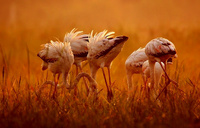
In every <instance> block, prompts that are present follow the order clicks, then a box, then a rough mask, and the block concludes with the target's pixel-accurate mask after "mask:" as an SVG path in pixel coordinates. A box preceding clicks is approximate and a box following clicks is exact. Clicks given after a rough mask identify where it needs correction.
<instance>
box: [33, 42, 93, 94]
mask: <svg viewBox="0 0 200 128" xmlns="http://www.w3.org/2000/svg"><path fill="white" fill-rule="evenodd" d="M42 47H43V48H42V50H41V51H40V52H39V53H38V54H37V55H38V56H39V57H40V58H41V59H42V60H43V64H44V63H45V64H46V65H47V67H48V69H49V70H50V71H51V72H52V73H53V77H54V83H52V82H51V81H47V82H45V84H51V85H55V89H54V92H53V98H55V93H56V87H57V84H58V81H59V77H60V74H62V79H63V85H65V86H66V87H67V88H71V86H70V85H69V83H68V81H67V77H68V73H69V71H70V69H71V66H72V64H73V63H74V56H73V53H72V50H71V46H70V43H69V42H64V43H62V42H58V41H55V42H54V41H51V43H47V44H44V45H42ZM56 74H58V76H57V78H56ZM83 76H85V77H87V78H88V80H89V81H90V83H91V85H92V86H96V81H95V80H94V79H92V78H91V77H90V76H89V75H87V74H86V73H82V74H80V75H78V76H77V78H76V80H75V85H76V84H77V83H78V82H77V81H79V80H80V78H81V77H83Z"/></svg>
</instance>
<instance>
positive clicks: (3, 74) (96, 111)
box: [0, 0, 200, 128]
mask: <svg viewBox="0 0 200 128" xmlns="http://www.w3.org/2000/svg"><path fill="white" fill-rule="evenodd" d="M199 5H200V2H199V1H198V0H190V1H189V0H175V1H173V0H168V1H161V0H155V1H154V2H152V1H150V0H110V1H103V0H91V1H89V0H85V1H80V0H74V1H67V0H66V1H64V0H60V1H53V0H50V1H49V0H41V1H39V0H36V1H26V0H19V1H14V0H8V1H1V4H0V17H1V18H0V127H167V128H168V127H200V116H199V115H200V89H199V83H200V68H199V67H200V59H199V58H198V57H199V55H200V26H199V23H200V15H199V14H200V9H199ZM73 28H78V30H83V31H84V33H90V32H91V30H94V32H100V31H102V30H104V29H107V30H108V31H115V32H116V34H115V35H126V36H128V37H129V39H128V41H127V42H126V43H125V45H124V48H123V50H122V52H121V53H120V54H119V55H118V56H117V58H116V59H115V60H114V61H113V64H112V68H111V75H112V81H113V82H114V83H113V87H112V89H113V91H114V99H113V100H112V101H111V102H110V103H109V102H108V101H107V100H106V88H105V87H106V86H105V84H104V80H103V76H102V73H101V71H100V70H99V71H98V74H97V82H98V89H99V90H101V89H103V91H101V92H100V94H99V99H98V100H97V101H95V100H94V99H93V97H92V96H90V97H86V95H85V94H86V93H85V90H84V86H82V84H83V82H82V81H81V82H80V84H79V85H78V87H79V96H78V97H74V92H73V90H72V91H68V90H66V89H61V88H60V89H58V96H57V98H56V99H52V98H51V95H52V94H50V90H51V87H50V86H47V87H46V88H45V89H44V90H43V91H42V93H41V97H38V95H37V89H38V88H39V87H40V86H41V85H42V83H44V82H45V81H46V80H47V79H48V80H52V79H53V77H52V74H51V72H50V71H42V70H41V62H42V61H41V59H40V58H39V57H37V53H38V51H39V50H40V49H41V47H40V45H41V44H44V43H47V42H49V41H50V40H57V39H59V40H61V41H62V40H63V38H64V35H65V33H66V32H70V31H71V29H73ZM160 36H161V37H165V38H167V39H169V40H170V41H172V42H173V43H174V44H175V46H176V49H177V53H178V58H177V59H175V60H174V62H173V65H170V66H169V70H168V71H167V72H168V73H169V75H170V78H171V79H173V80H174V81H177V82H178V88H179V89H182V90H183V91H184V93H183V92H181V91H180V90H178V89H177V87H175V86H174V85H173V84H170V85H169V86H168V94H167V96H166V97H165V96H164V94H162V95H161V97H160V100H159V102H158V101H154V100H148V99H147V98H145V97H144V96H143V95H141V92H140V89H141V87H142V85H143V84H142V78H141V76H140V75H134V80H133V84H134V88H135V90H136V91H135V92H133V97H132V98H131V100H130V101H127V95H128V94H127V93H128V92H127V84H126V73H125V65H124V63H125V60H126V59H127V57H128V56H129V55H130V54H131V53H132V52H133V51H135V50H137V49H138V48H139V47H144V46H145V45H146V43H148V42H149V41H150V40H151V39H153V38H156V37H160ZM85 64H87V63H85ZM83 70H84V72H87V73H89V66H88V64H87V65H86V66H85V67H84V68H83ZM74 73H75V67H74V66H73V68H72V70H71V73H70V76H71V77H70V78H71V81H73V80H74V77H75V76H74ZM161 85H162V87H164V82H163V80H162V82H161ZM162 87H161V88H162Z"/></svg>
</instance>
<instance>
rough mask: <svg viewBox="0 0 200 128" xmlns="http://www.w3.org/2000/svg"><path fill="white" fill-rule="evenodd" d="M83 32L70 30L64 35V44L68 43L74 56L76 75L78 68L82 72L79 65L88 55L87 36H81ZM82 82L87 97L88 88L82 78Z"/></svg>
mask: <svg viewBox="0 0 200 128" xmlns="http://www.w3.org/2000/svg"><path fill="white" fill-rule="evenodd" d="M82 32H83V31H77V32H76V29H75V28H74V29H72V30H71V32H69V33H67V34H65V37H64V42H70V46H71V49H72V52H73V54H74V65H75V66H76V75H78V68H79V69H80V71H81V72H83V71H82V67H81V63H82V62H83V61H85V60H87V54H88V47H87V43H88V37H89V36H88V35H87V34H83V35H79V34H81V33H82ZM83 81H84V83H85V88H86V91H87V95H88V94H89V88H88V86H87V83H86V80H85V79H84V78H83Z"/></svg>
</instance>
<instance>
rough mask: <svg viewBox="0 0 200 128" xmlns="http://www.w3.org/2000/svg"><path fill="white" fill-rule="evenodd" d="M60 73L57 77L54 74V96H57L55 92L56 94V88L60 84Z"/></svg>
mask: <svg viewBox="0 0 200 128" xmlns="http://www.w3.org/2000/svg"><path fill="white" fill-rule="evenodd" d="M59 77H60V74H58V77H57V79H56V75H54V81H55V88H54V92H53V98H55V94H56V88H57V85H58V80H59Z"/></svg>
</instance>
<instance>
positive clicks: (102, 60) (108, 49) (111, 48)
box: [87, 30, 128, 100]
mask: <svg viewBox="0 0 200 128" xmlns="http://www.w3.org/2000/svg"><path fill="white" fill-rule="evenodd" d="M113 34H114V32H109V33H107V30H104V31H102V32H100V33H98V34H95V35H94V37H93V33H91V35H90V38H89V43H88V55H87V58H88V62H89V65H90V71H91V76H92V78H94V79H96V73H97V71H98V69H99V68H101V69H102V72H103V76H104V80H105V83H106V87H107V98H108V100H111V98H112V97H113V93H112V90H111V88H110V87H109V86H108V83H107V80H106V76H105V72H104V69H103V68H104V67H107V69H108V76H109V85H110V86H111V76H110V66H111V62H112V61H113V59H114V58H115V57H116V56H117V55H118V54H119V53H120V51H121V49H122V47H123V45H124V42H125V41H127V40H128V37H126V36H118V37H115V38H111V37H112V36H113Z"/></svg>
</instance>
